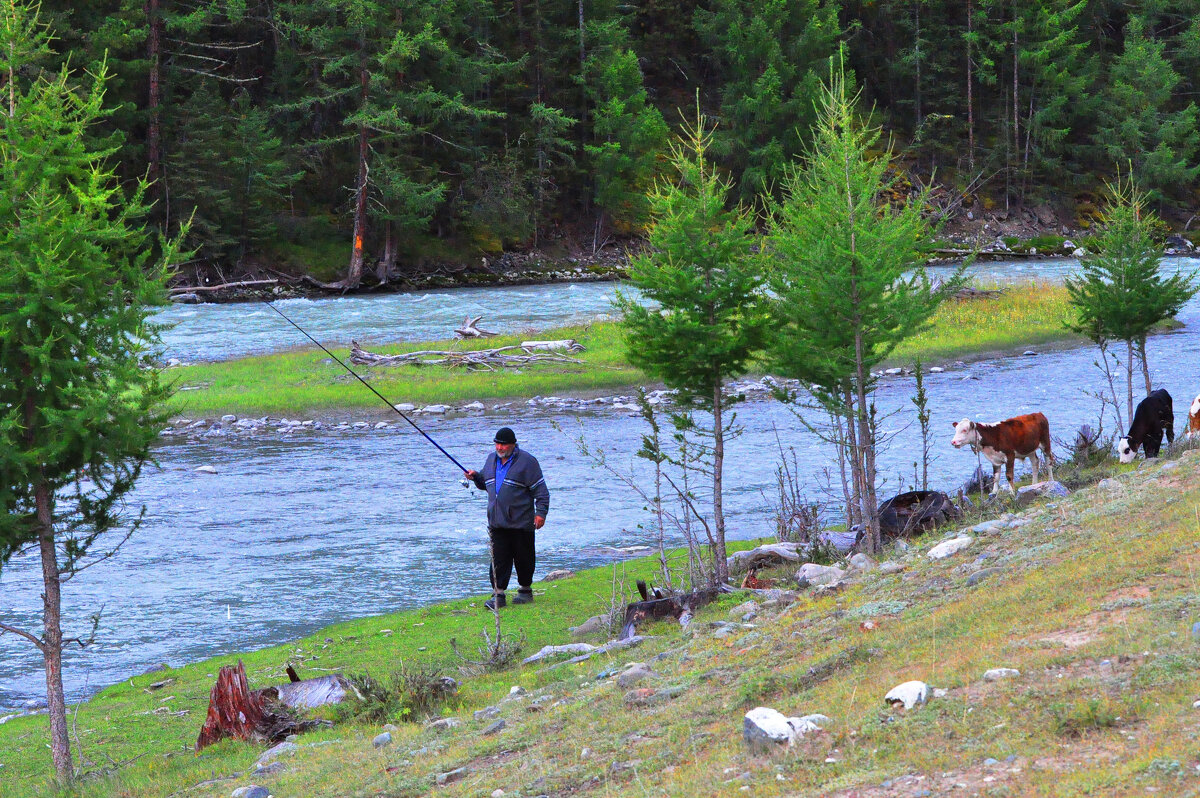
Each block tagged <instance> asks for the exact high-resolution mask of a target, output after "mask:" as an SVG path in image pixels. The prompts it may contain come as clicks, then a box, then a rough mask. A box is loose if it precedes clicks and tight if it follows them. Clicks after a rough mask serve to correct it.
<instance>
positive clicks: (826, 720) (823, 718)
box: [793, 713, 833, 729]
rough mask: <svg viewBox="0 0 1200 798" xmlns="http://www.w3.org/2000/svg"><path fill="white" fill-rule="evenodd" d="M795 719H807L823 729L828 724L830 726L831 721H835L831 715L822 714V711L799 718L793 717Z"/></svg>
mask: <svg viewBox="0 0 1200 798" xmlns="http://www.w3.org/2000/svg"><path fill="white" fill-rule="evenodd" d="M793 720H803V721H806V722H808V723H811V724H812V725H814V726H816V727H817V728H818V729H823V728H825V727H826V726H828V725H829V724H830V723H833V718H831V717H829V716H828V715H822V714H820V713H817V714H814V715H801V716H800V717H799V718H793Z"/></svg>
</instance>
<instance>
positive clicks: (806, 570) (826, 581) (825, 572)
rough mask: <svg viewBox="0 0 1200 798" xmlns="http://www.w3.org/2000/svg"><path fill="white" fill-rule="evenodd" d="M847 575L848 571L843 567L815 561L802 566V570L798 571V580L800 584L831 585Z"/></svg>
mask: <svg viewBox="0 0 1200 798" xmlns="http://www.w3.org/2000/svg"><path fill="white" fill-rule="evenodd" d="M845 577H846V572H845V571H843V570H842V569H841V568H835V567H834V566H832V565H818V564H817V563H813V562H806V563H805V564H804V565H801V566H800V570H799V571H797V572H796V581H797V582H799V583H800V585H801V586H802V587H803V586H806V585H831V584H833V583H834V582H840V581H842V579H844V578H845Z"/></svg>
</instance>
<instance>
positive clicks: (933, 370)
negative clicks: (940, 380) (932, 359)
mask: <svg viewBox="0 0 1200 798" xmlns="http://www.w3.org/2000/svg"><path fill="white" fill-rule="evenodd" d="M943 371H945V369H944V368H942V367H941V366H933V367H931V368H930V369H929V373H930V374H941V373H942V372H943Z"/></svg>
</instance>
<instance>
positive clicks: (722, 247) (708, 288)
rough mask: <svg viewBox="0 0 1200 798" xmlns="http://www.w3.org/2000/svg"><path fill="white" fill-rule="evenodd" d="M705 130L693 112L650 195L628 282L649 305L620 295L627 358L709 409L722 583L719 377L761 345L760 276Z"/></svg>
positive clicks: (745, 218)
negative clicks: (643, 247)
mask: <svg viewBox="0 0 1200 798" xmlns="http://www.w3.org/2000/svg"><path fill="white" fill-rule="evenodd" d="M711 140H712V132H711V130H710V129H708V128H707V127H706V123H705V119H704V117H703V116H702V115H700V114H699V113H698V114H697V118H696V122H695V124H694V125H687V126H685V128H684V131H683V133H682V134H681V135H680V138H679V140H678V141H676V142H674V143H673V145H672V147H671V165H672V167H674V171H675V174H674V175H673V176H671V178H670V179H669V180H668V179H667V178H664V179H663V180H662V181H661V182H660V183H659V184H658V185H657V187H656V189H655V191H654V192H653V193H652V194H651V195H650V211H651V216H650V218H651V222H650V227H649V229H648V231H647V239H648V243H649V245H650V251H649V252H647V253H646V254H644V255H641V256H639V257H636V258H634V259H633V261H632V262H631V264H630V267H629V279H630V282H631V283H632V284H633V285H634V286H636V287H637V289H638V290H639V291H640V292H641V293H642V295H643V297H645V299H647V300H650V301H651V302H653V303H655V305H656V306H655V307H653V308H651V307H648V306H646V305H644V304H641V303H639V302H633V301H630V300H628V299H624V300H623V301H622V302H621V305H622V309H623V311H624V323H625V327H626V346H627V348H628V353H629V358H630V361H631V362H632V363H634V364H635V365H637V366H638V367H639V368H642V369H644V370H645V371H646V373H647V374H650V375H651V376H653V377H655V378H657V379H661V380H662V381H663V382H665V383H666V384H667V385H668V386H669V387H671V388H674V389H676V390H678V391H679V399H680V401H681V402H683V403H684V404H686V405H690V406H694V407H698V408H700V409H702V410H704V411H707V412H709V413H711V414H712V429H711V434H712V439H713V446H712V458H713V460H712V479H713V482H712V508H713V524H712V526H711V527H710V536H711V540H710V542H711V543H712V546H713V558H714V574H713V575H714V577H715V580H716V581H717V583H718V584H723V583H724V582H725V580H726V578H727V577H728V566H727V564H726V562H725V512H724V504H723V488H722V478H723V474H724V461H725V441H726V436H727V434H728V433H729V431H730V428H731V423H732V419H731V418H729V417H727V416H726V412H727V410H728V405H729V404H730V402H731V400H730V399H729V398H728V397H726V396H724V394H723V393H722V388H723V387H724V385H725V381H726V380H727V379H728V378H730V377H734V376H737V375H739V374H742V373H744V372H745V371H746V368H747V364H748V363H749V360H750V358H751V356H752V355H753V354H754V352H755V351H756V350H758V349H759V347H760V346H761V344H762V339H763V334H764V326H763V321H764V319H763V316H762V312H761V307H762V296H761V293H760V290H759V289H760V285H761V280H760V277H759V274H758V271H757V268H756V264H755V262H754V259H753V257H752V255H751V244H752V243H753V238H752V233H753V231H754V226H753V221H752V217H751V215H750V214H749V213H748V212H746V211H745V210H742V209H740V208H739V209H735V210H729V209H727V208H726V200H727V198H728V193H729V185H728V183H726V182H725V181H724V180H723V179H722V178H721V176H720V175H719V174H718V173H717V170H716V169H715V168H714V166H713V163H712V162H711V160H709V156H708V152H709V147H710V144H711Z"/></svg>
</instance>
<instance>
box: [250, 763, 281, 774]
mask: <svg viewBox="0 0 1200 798" xmlns="http://www.w3.org/2000/svg"><path fill="white" fill-rule="evenodd" d="M285 770H287V768H285V767H284V766H283V763H282V762H272V763H271V764H269V765H260V764H258V763H257V762H255V763H254V775H255V776H274V775H275V774H276V773H282V772H283V771H285Z"/></svg>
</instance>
